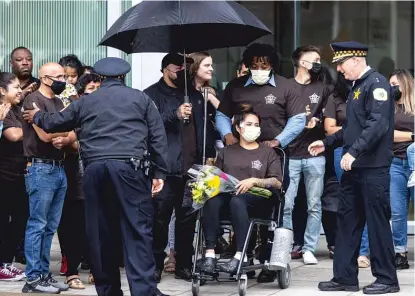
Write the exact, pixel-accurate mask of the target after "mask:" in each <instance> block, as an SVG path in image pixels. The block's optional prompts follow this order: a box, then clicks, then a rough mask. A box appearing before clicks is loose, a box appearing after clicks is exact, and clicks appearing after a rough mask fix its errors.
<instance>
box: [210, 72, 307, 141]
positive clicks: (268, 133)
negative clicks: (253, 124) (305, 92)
mask: <svg viewBox="0 0 415 296" xmlns="http://www.w3.org/2000/svg"><path fill="white" fill-rule="evenodd" d="M274 77H275V85H276V86H275V87H274V86H273V85H270V84H269V83H268V84H265V85H256V84H249V85H247V86H245V83H246V82H247V81H248V79H249V75H245V76H242V77H239V78H236V79H234V80H232V81H231V82H229V84H228V85H227V86H226V89H225V92H224V99H223V100H222V101H221V102H220V105H219V108H218V111H220V112H222V113H223V114H225V115H226V116H228V117H230V118H232V117H233V116H234V115H235V113H237V112H239V105H240V104H249V105H251V106H252V107H253V108H254V111H255V112H256V113H258V114H259V116H260V117H261V136H260V137H259V139H258V140H259V141H270V140H273V139H275V137H276V136H278V135H279V134H280V133H281V132H282V130H283V129H284V127H285V125H286V123H287V120H288V118H290V117H292V116H294V115H297V114H299V113H304V112H305V109H304V108H301V104H299V102H298V98H296V97H295V96H294V95H293V93H292V89H291V84H290V83H289V80H288V79H286V78H284V77H282V76H279V75H276V74H274Z"/></svg>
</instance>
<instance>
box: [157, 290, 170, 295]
mask: <svg viewBox="0 0 415 296" xmlns="http://www.w3.org/2000/svg"><path fill="white" fill-rule="evenodd" d="M154 296H170V295H167V294H164V293H162V292H161V291H160V290H159V289H157V291H156V293H155V294H154Z"/></svg>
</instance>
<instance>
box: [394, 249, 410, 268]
mask: <svg viewBox="0 0 415 296" xmlns="http://www.w3.org/2000/svg"><path fill="white" fill-rule="evenodd" d="M395 265H396V269H398V270H400V269H408V268H409V262H408V256H407V255H406V254H405V253H404V254H401V253H397V254H396V255H395Z"/></svg>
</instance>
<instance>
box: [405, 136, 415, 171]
mask: <svg viewBox="0 0 415 296" xmlns="http://www.w3.org/2000/svg"><path fill="white" fill-rule="evenodd" d="M414 145H415V144H414V143H412V144H411V145H409V147H408V148H407V149H406V156H407V158H408V166H409V169H410V170H411V171H413V170H414V158H415V147H414Z"/></svg>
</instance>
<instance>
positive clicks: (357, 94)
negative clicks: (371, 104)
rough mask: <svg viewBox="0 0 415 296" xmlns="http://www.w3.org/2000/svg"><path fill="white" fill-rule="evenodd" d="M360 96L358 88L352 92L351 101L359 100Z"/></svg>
mask: <svg viewBox="0 0 415 296" xmlns="http://www.w3.org/2000/svg"><path fill="white" fill-rule="evenodd" d="M360 94H361V92H360V88H358V89H357V90H356V91H355V92H354V97H353V100H358V99H359V95H360Z"/></svg>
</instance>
